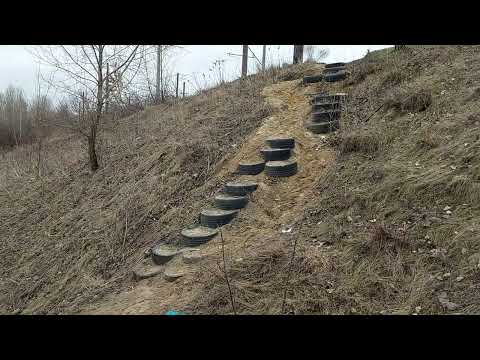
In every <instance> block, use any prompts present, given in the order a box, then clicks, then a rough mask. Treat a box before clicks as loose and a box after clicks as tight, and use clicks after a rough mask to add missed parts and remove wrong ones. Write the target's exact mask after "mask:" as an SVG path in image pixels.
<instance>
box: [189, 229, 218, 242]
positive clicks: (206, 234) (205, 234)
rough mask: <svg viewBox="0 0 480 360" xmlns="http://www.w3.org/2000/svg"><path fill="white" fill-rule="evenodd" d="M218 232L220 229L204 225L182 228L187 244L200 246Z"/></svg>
mask: <svg viewBox="0 0 480 360" xmlns="http://www.w3.org/2000/svg"><path fill="white" fill-rule="evenodd" d="M217 234H218V230H215V229H211V228H208V227H204V226H197V227H195V228H192V229H184V230H182V237H183V241H184V243H185V245H186V246H199V245H202V244H205V243H207V242H208V241H210V240H211V239H213V238H214V237H215V236H216V235H217Z"/></svg>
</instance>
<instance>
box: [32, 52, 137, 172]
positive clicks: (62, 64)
mask: <svg viewBox="0 0 480 360" xmlns="http://www.w3.org/2000/svg"><path fill="white" fill-rule="evenodd" d="M139 48H140V45H72V46H63V45H61V46H41V47H38V48H37V49H36V51H34V55H36V56H37V58H38V59H39V60H40V61H41V62H43V63H44V64H46V65H50V66H52V67H54V68H55V69H56V70H57V71H58V72H59V75H60V78H56V79H55V82H52V85H53V86H55V87H56V88H58V89H60V90H61V91H63V92H64V93H66V94H69V95H71V96H73V97H76V98H77V99H78V102H79V103H81V105H79V109H78V110H80V108H81V109H82V112H81V114H82V115H81V116H79V118H78V119H79V120H80V121H79V122H78V123H77V125H79V126H77V130H78V131H79V132H80V133H81V134H82V135H83V136H85V137H86V139H87V143H88V156H89V164H90V169H91V170H92V171H96V170H97V169H98V168H99V163H98V158H97V150H96V141H97V135H98V130H99V125H100V123H101V120H102V117H103V115H104V105H105V103H106V101H108V100H109V99H110V97H112V96H114V95H116V96H119V94H120V96H121V93H122V91H123V87H124V86H125V85H128V84H130V83H131V82H132V81H133V78H134V77H135V76H136V75H137V73H138V68H139V67H140V60H141V56H140V55H141V51H139ZM136 63H138V64H136ZM107 66H108V76H107ZM107 83H108V91H106V90H107ZM79 114H80V113H79Z"/></svg>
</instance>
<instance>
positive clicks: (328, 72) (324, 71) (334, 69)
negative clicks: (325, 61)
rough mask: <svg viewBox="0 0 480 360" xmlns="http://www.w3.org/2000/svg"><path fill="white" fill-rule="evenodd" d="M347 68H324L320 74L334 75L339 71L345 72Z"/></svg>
mask: <svg viewBox="0 0 480 360" xmlns="http://www.w3.org/2000/svg"><path fill="white" fill-rule="evenodd" d="M346 69H347V68H346V67H345V66H337V67H331V68H326V69H323V71H322V74H323V75H327V74H335V73H337V72H339V71H345V70H346Z"/></svg>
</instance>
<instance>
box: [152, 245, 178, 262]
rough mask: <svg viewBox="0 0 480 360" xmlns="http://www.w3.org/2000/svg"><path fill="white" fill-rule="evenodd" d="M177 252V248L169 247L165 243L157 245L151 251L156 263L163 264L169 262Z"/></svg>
mask: <svg viewBox="0 0 480 360" xmlns="http://www.w3.org/2000/svg"><path fill="white" fill-rule="evenodd" d="M177 254H178V251H177V250H173V249H168V248H166V247H165V245H163V244H161V245H155V246H154V247H153V248H152V252H151V256H152V260H153V262H154V263H155V264H156V265H163V264H165V263H167V262H169V261H170V260H172V259H173V257H174V256H175V255H177Z"/></svg>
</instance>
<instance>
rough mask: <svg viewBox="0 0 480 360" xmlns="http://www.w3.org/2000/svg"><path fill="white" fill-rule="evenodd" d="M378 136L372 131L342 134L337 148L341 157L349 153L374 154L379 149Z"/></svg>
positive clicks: (379, 141) (379, 139)
mask: <svg viewBox="0 0 480 360" xmlns="http://www.w3.org/2000/svg"><path fill="white" fill-rule="evenodd" d="M381 143H382V141H381V138H380V134H378V133H375V132H373V131H367V130H359V131H350V132H347V133H342V134H341V135H340V138H339V140H338V148H339V150H340V153H341V154H342V155H345V154H349V153H355V152H359V153H363V154H374V153H376V152H377V151H378V150H379V149H380V148H381Z"/></svg>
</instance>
